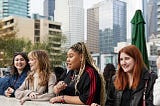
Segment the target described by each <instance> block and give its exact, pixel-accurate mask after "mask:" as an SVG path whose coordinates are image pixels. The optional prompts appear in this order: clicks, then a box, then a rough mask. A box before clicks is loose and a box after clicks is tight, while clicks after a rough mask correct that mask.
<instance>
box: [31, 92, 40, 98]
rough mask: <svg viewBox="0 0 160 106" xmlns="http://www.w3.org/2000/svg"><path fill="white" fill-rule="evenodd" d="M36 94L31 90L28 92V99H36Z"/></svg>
mask: <svg viewBox="0 0 160 106" xmlns="http://www.w3.org/2000/svg"><path fill="white" fill-rule="evenodd" d="M37 95H38V93H36V92H31V93H30V94H29V98H30V99H36V98H37Z"/></svg>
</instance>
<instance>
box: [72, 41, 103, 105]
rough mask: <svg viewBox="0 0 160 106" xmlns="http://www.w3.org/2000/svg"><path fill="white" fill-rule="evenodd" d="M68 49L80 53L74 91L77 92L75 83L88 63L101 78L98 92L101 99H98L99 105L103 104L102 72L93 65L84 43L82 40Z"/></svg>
mask: <svg viewBox="0 0 160 106" xmlns="http://www.w3.org/2000/svg"><path fill="white" fill-rule="evenodd" d="M70 49H72V50H74V51H76V52H78V53H79V54H82V61H81V67H80V70H79V74H78V78H77V80H76V85H75V89H76V92H78V90H77V84H78V82H79V80H80V77H81V75H82V74H83V73H84V70H85V67H86V64H89V65H90V66H92V67H93V68H94V69H95V70H96V71H97V72H98V74H99V76H100V79H101V94H100V96H101V98H100V100H101V101H100V105H101V106H104V105H105V80H104V77H103V75H102V73H100V70H99V68H98V67H97V66H96V65H95V63H94V61H93V58H92V56H91V54H90V53H89V51H88V50H87V47H86V45H85V44H84V42H77V43H76V44H74V45H73V46H71V47H70Z"/></svg>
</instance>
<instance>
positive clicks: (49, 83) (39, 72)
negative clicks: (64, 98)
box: [15, 50, 56, 104]
mask: <svg viewBox="0 0 160 106" xmlns="http://www.w3.org/2000/svg"><path fill="white" fill-rule="evenodd" d="M28 57H29V65H30V68H31V71H32V72H31V73H30V74H29V75H28V76H27V78H26V79H25V81H24V83H23V84H22V85H21V86H20V87H19V88H18V89H17V90H16V92H15V97H16V98H17V99H20V103H21V104H23V103H24V102H25V101H26V100H40V101H42V100H49V99H50V98H51V97H53V96H54V92H53V86H54V85H55V82H56V76H55V75H54V74H53V73H51V71H50V62H49V57H48V55H47V53H46V52H45V51H43V50H35V51H31V52H30V53H29V54H28Z"/></svg>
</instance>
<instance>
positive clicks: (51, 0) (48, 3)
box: [43, 0, 55, 19]
mask: <svg viewBox="0 0 160 106" xmlns="http://www.w3.org/2000/svg"><path fill="white" fill-rule="evenodd" d="M54 10H55V0H44V3H43V15H44V16H47V17H52V18H53V19H54Z"/></svg>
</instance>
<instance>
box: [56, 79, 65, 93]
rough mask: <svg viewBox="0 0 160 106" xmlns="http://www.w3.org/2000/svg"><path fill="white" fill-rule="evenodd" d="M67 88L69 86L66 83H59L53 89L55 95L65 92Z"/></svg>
mask: <svg viewBox="0 0 160 106" xmlns="http://www.w3.org/2000/svg"><path fill="white" fill-rule="evenodd" d="M66 87H67V84H66V83H65V82H64V81H59V82H58V83H57V84H56V85H55V86H54V88H53V90H54V93H55V94H58V93H59V92H60V91H62V90H64V89H65V88H66Z"/></svg>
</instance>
